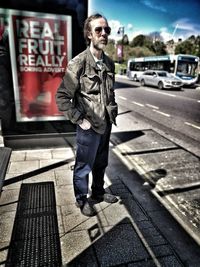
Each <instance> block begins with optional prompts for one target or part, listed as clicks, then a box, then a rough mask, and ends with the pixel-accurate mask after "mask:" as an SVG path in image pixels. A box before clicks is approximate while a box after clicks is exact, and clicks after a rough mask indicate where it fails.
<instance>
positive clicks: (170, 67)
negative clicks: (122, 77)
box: [127, 55, 199, 86]
mask: <svg viewBox="0 0 200 267" xmlns="http://www.w3.org/2000/svg"><path fill="white" fill-rule="evenodd" d="M198 65H199V58H198V57H196V56H192V55H166V56H151V57H140V58H130V59H129V60H128V63H127V76H128V78H129V79H131V80H138V78H139V77H140V75H141V74H142V73H143V72H144V71H145V70H148V69H151V70H165V71H168V72H170V73H172V74H174V75H175V76H177V77H179V78H181V80H182V82H183V84H184V85H188V86H192V85H194V84H195V83H196V82H197V80H198Z"/></svg>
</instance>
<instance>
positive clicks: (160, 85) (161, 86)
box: [158, 82, 163, 90]
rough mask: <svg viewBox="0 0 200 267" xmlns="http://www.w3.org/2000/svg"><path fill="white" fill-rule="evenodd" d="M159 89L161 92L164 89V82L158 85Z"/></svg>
mask: <svg viewBox="0 0 200 267" xmlns="http://www.w3.org/2000/svg"><path fill="white" fill-rule="evenodd" d="M158 88H159V89H160V90H162V89H163V83H162V82H159V83H158Z"/></svg>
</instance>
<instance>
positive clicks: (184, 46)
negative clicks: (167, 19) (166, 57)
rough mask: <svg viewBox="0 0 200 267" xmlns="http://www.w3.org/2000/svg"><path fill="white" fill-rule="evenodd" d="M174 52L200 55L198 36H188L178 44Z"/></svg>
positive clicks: (199, 38)
mask: <svg viewBox="0 0 200 267" xmlns="http://www.w3.org/2000/svg"><path fill="white" fill-rule="evenodd" d="M175 54H190V55H195V56H198V57H200V36H199V35H198V36H197V37H195V36H194V35H192V36H190V37H189V38H188V39H187V40H185V41H183V42H182V43H180V44H178V45H177V46H176V49H175Z"/></svg>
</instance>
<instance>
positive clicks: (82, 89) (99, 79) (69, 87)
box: [56, 47, 117, 134]
mask: <svg viewBox="0 0 200 267" xmlns="http://www.w3.org/2000/svg"><path fill="white" fill-rule="evenodd" d="M113 86H114V62H113V61H112V60H111V59H110V58H109V57H108V56H106V55H105V54H103V66H102V69H101V70H100V69H99V68H98V67H97V65H96V62H95V60H94V58H93V56H92V54H91V52H90V49H89V47H88V48H87V49H86V50H85V51H83V52H82V53H80V54H79V55H78V56H76V57H75V58H73V59H72V60H70V62H69V64H68V68H67V70H66V73H65V76H64V78H63V81H62V82H61V84H60V87H59V88H58V91H57V94H56V102H57V105H58V108H59V110H60V111H61V112H62V113H63V114H64V115H65V117H66V118H67V119H69V120H71V122H73V123H75V124H77V123H79V122H80V121H81V120H82V119H83V118H85V119H87V120H88V121H89V122H90V123H91V125H92V128H93V129H94V130H95V131H96V132H98V133H100V134H102V133H103V132H104V131H105V128H106V123H107V121H106V120H107V119H108V120H109V121H110V122H111V123H115V118H116V116H117V104H116V103H115V95H114V88H113Z"/></svg>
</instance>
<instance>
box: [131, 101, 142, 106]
mask: <svg viewBox="0 0 200 267" xmlns="http://www.w3.org/2000/svg"><path fill="white" fill-rule="evenodd" d="M131 103H133V104H135V105H138V106H140V107H144V105H143V104H140V103H138V102H135V101H132V102H131Z"/></svg>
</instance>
